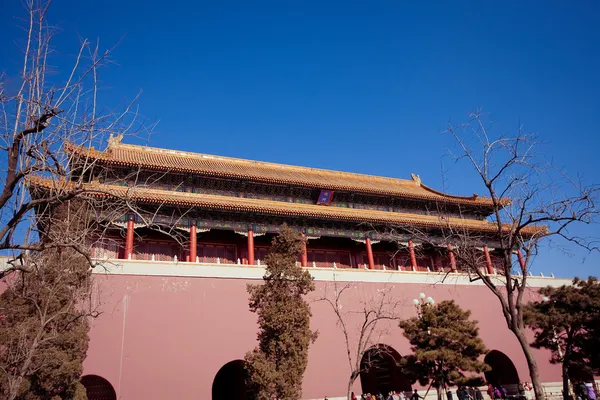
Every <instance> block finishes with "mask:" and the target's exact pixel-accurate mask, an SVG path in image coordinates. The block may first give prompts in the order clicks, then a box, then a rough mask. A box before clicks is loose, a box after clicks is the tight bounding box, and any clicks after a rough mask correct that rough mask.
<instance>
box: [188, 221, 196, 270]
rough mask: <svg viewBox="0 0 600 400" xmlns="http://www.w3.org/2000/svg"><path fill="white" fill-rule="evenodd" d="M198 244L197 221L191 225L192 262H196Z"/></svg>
mask: <svg viewBox="0 0 600 400" xmlns="http://www.w3.org/2000/svg"><path fill="white" fill-rule="evenodd" d="M197 248H198V246H197V243H196V223H195V222H194V224H193V225H192V226H190V262H196V250H197Z"/></svg>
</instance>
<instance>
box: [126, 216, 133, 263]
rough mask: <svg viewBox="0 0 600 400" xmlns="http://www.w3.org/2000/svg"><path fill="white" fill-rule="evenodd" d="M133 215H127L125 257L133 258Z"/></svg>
mask: <svg viewBox="0 0 600 400" xmlns="http://www.w3.org/2000/svg"><path fill="white" fill-rule="evenodd" d="M134 219H135V217H134V216H133V215H128V216H127V235H126V236H125V259H126V260H127V259H130V258H133V234H134V232H133V229H134V223H135V222H134Z"/></svg>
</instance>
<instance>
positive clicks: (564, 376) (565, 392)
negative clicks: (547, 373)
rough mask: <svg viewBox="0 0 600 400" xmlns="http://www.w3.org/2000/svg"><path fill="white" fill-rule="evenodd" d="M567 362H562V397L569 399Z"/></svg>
mask: <svg viewBox="0 0 600 400" xmlns="http://www.w3.org/2000/svg"><path fill="white" fill-rule="evenodd" d="M567 365H568V363H567V362H565V361H564V360H563V364H562V380H563V399H564V400H569V398H570V396H569V367H568V366H567Z"/></svg>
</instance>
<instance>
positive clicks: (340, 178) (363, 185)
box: [65, 139, 508, 207]
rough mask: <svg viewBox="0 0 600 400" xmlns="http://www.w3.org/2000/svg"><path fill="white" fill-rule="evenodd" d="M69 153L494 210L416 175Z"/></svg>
mask: <svg viewBox="0 0 600 400" xmlns="http://www.w3.org/2000/svg"><path fill="white" fill-rule="evenodd" d="M65 149H66V150H67V151H68V152H70V153H72V154H73V155H74V156H76V157H78V158H84V157H85V158H89V159H90V160H97V161H98V162H100V163H103V164H108V165H122V166H130V167H142V168H148V169H153V170H161V171H172V172H180V173H191V174H201V175H208V176H214V177H222V178H230V179H246V180H251V181H257V182H267V183H275V184H287V185H297V186H302V187H308V188H315V189H329V190H338V191H349V192H358V193H368V194H377V195H386V196H398V197H404V198H410V199H418V200H429V201H439V202H443V203H456V204H465V205H467V204H468V205H474V206H483V207H486V206H488V207H489V206H491V205H492V201H491V199H489V198H486V197H478V196H477V195H473V196H470V197H463V196H452V195H448V194H445V193H441V192H438V191H436V190H433V189H431V188H429V187H427V186H425V185H424V184H422V183H421V181H420V179H419V178H418V176H415V175H413V179H412V180H404V179H395V178H386V177H380V176H370V175H363V174H356V173H349V172H339V171H330V170H324V169H316V168H307V167H297V166H290V165H284V164H275V163H268V162H260V161H251V160H243V159H238V158H229V157H221V156H211V155H206V154H199V153H188V152H182V151H174V150H165V149H157V148H152V147H145V146H136V145H129V144H123V143H120V141H118V140H115V139H111V140H109V146H108V148H107V150H106V151H98V150H95V149H93V148H82V147H79V146H76V145H73V144H71V143H67V144H66V145H65ZM507 203H508V200H503V204H507Z"/></svg>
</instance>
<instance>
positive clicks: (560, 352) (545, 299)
mask: <svg viewBox="0 0 600 400" xmlns="http://www.w3.org/2000/svg"><path fill="white" fill-rule="evenodd" d="M542 302H543V303H546V304H551V303H550V298H548V297H547V296H544V297H542ZM552 342H554V344H555V345H556V349H557V351H558V358H559V359H560V362H561V363H564V362H565V360H564V359H563V350H562V347H561V346H560V343H559V342H558V335H557V334H556V328H555V327H554V325H552ZM567 388H568V390H569V393H567V396H568V397H571V393H570V391H571V380H570V379H568V378H567Z"/></svg>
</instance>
